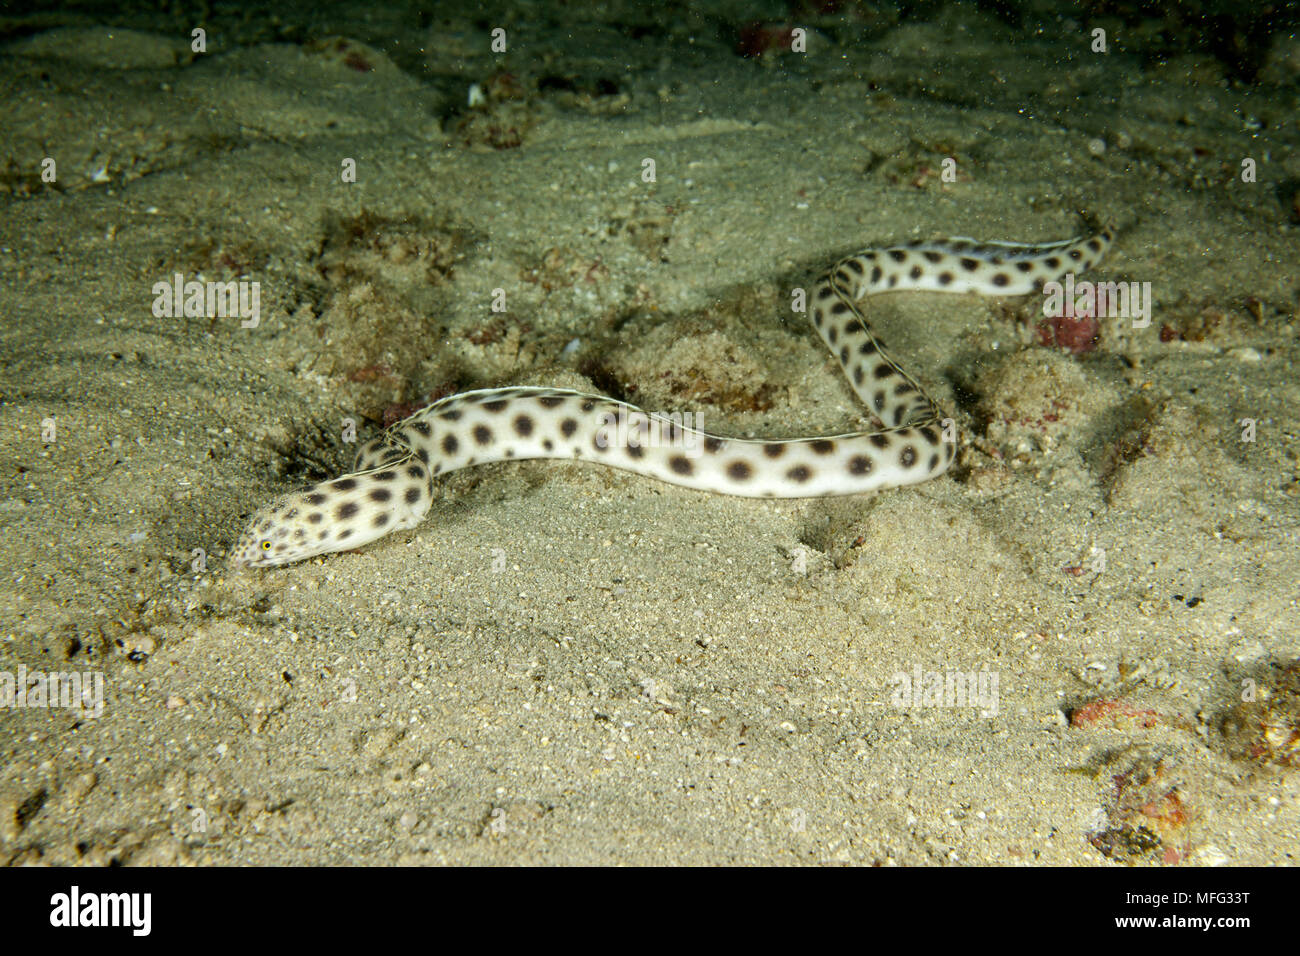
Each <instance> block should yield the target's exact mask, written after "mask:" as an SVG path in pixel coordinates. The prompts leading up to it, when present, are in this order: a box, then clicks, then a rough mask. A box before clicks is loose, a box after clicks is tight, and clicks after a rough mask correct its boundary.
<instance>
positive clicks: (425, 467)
mask: <svg viewBox="0 0 1300 956" xmlns="http://www.w3.org/2000/svg"><path fill="white" fill-rule="evenodd" d="M1113 239H1114V232H1113V230H1112V229H1110V228H1107V229H1103V230H1102V231H1101V232H1099V233H1097V234H1096V235H1093V236H1089V237H1080V238H1076V239H1067V240H1065V241H1062V242H1051V243H1040V244H1029V245H1022V244H1014V243H1001V242H997V243H981V242H976V241H974V240H970V239H942V240H935V241H929V242H911V243H907V244H905V245H898V246H890V247H887V248H881V249H869V250H866V251H863V252H860V253H857V254H856V255H853V256H849V257H848V258H846V259H843V260H841V261H840V262H839V263H837V264H836V265H835V266H834V267H833V268H832V269H831V270H830V271H829V272H827V273H826V274H825V275H824V276H822V278H821V279H819V280H818V282H817V284H816V285H815V286H814V288H813V291H812V294H811V296H810V298H809V307H808V311H809V318H810V320H811V321H812V325H813V327H814V328H815V329H816V330H817V332H818V334H819V335H821V337H822V340H823V342H825V343H826V345H827V347H828V348H829V349H830V350H831V353H832V354H833V355H834V356H835V357H836V359H837V360H838V361H839V363H840V365H841V367H842V368H843V369H844V374H845V375H846V376H847V377H848V380H849V384H850V385H851V386H852V388H853V390H854V391H855V392H856V393H857V395H858V397H859V398H860V399H861V400H862V401H863V403H864V404H865V405H866V406H867V407H868V408H869V409H870V410H871V412H872V413H873V414H874V415H875V417H876V418H878V419H879V420H880V422H881V424H882V425H883V427H882V428H880V429H879V430H875V431H860V432H851V433H847V434H840V435H827V436H819V437H814V438H799V439H794V440H789V441H761V440H759V441H754V440H748V439H739V438H724V437H721V436H716V435H709V434H706V433H704V432H701V431H698V430H695V429H692V428H687V427H684V426H683V425H682V424H681V423H680V422H678V421H675V420H673V419H672V418H670V417H666V416H662V415H654V414H649V413H647V412H645V411H643V410H641V409H639V408H637V407H636V406H635V405H629V404H627V403H625V402H619V401H615V400H614V399H611V398H608V397H606V396H602V395H588V394H584V393H581V392H574V391H569V390H567V389H556V388H494V389H481V390H478V391H472V392H463V393H461V394H458V395H452V396H450V397H448V398H444V399H442V400H441V401H439V402H435V403H434V404H432V405H430V406H429V407H427V408H424V409H421V410H420V411H419V412H417V413H415V414H414V415H412V416H410V417H409V418H407V419H405V420H403V421H401V422H398V423H397V424H396V425H393V426H392V427H390V428H389V429H387V430H386V431H385V432H384V433H383V434H382V435H380V436H379V437H378V438H375V439H373V440H371V441H370V442H367V443H366V444H365V445H363V446H362V447H361V450H360V452H359V453H358V455H357V461H356V470H355V471H354V472H353V473H352V474H348V475H344V476H342V477H340V478H335V479H333V480H331V481H324V482H321V483H319V484H317V485H315V486H313V487H311V488H308V489H307V490H306V491H302V492H297V493H294V494H290V495H287V496H285V497H283V498H281V499H279V500H277V501H275V502H273V503H272V504H270V505H268V506H267V507H265V508H263V509H261V510H260V511H259V512H257V513H256V514H255V515H254V516H253V518H252V520H251V522H250V523H249V526H248V528H247V530H246V531H245V532H244V534H243V535H242V536H241V538H240V539H239V541H238V542H237V543H236V545H235V548H234V549H233V551H232V552H231V559H232V562H233V563H234V564H235V565H238V566H252V567H262V566H269V565H277V564H287V563H289V562H292V561H300V560H302V559H304V558H309V557H312V556H314V555H318V554H325V553H328V552H331V551H342V550H346V549H350V548H355V547H358V546H360V545H363V544H366V543H368V542H370V541H374V540H375V539H377V538H380V537H383V536H384V535H387V534H391V533H392V532H394V531H397V530H400V529H403V528H411V527H414V526H415V525H417V524H419V523H420V522H421V521H422V520H423V519H424V516H425V514H426V513H427V512H428V510H429V507H430V505H431V504H432V501H433V485H432V483H433V479H434V478H435V477H437V476H438V475H440V474H445V473H447V472H450V471H455V470H456V469H459V468H466V467H469V466H472V465H478V464H485V463H487V462H493V461H505V460H513V459H525V458H570V459H580V460H588V461H596V462H600V463H601V464H606V465H610V466H613V467H616V468H623V469H626V470H628V471H633V472H636V473H637V474H641V475H648V476H651V477H654V478H658V479H661V480H663V481H667V482H671V483H672V484H675V485H682V486H685V487H688V488H697V489H700V490H703V491H711V492H719V493H722V494H731V495H743V496H747V497H765V498H810V497H819V496H825V495H848V494H857V493H859V492H865V491H873V490H876V489H880V488H892V487H898V486H901V485H909V484H916V483H917V482H921V481H928V480H929V479H931V478H935V477H938V476H939V475H941V474H943V473H944V472H945V471H947V470H948V468H949V466H950V465H951V464H952V461H953V459H954V457H955V455H956V448H955V442H954V441H953V440H951V438H950V436H949V435H946V434H945V431H946V430H945V429H944V428H943V422H944V419H943V416H942V413H941V412H940V410H939V408H938V406H937V405H936V404H935V403H934V402H933V401H932V400H931V399H930V397H929V396H928V395H926V393H925V391H924V390H923V389H922V388H921V386H920V384H919V383H917V382H916V380H915V379H913V378H912V377H911V376H910V375H908V374H907V373H906V372H904V371H903V370H902V368H900V367H899V365H898V364H897V363H896V362H895V361H894V359H893V358H891V357H890V356H889V354H888V353H887V352H886V351H885V348H884V346H883V344H882V343H881V342H880V339H879V337H878V336H876V335H875V334H874V332H873V331H872V329H871V326H870V325H869V324H868V322H867V320H866V319H865V317H863V315H862V313H861V312H860V311H859V309H858V305H857V303H858V302H859V301H860V300H862V299H864V298H865V297H867V296H869V295H873V294H876V293H881V292H892V291H902V290H906V289H921V290H928V291H936V292H979V293H983V294H988V295H1017V294H1024V293H1028V292H1033V291H1035V290H1037V289H1041V288H1042V286H1043V283H1045V282H1048V281H1052V280H1056V279H1059V278H1061V277H1063V276H1064V275H1065V274H1066V273H1067V272H1072V271H1083V270H1085V269H1088V268H1090V267H1092V266H1093V265H1095V264H1096V263H1097V261H1098V260H1100V259H1101V257H1102V256H1103V255H1104V254H1105V252H1106V250H1107V248H1108V247H1109V246H1110V244H1111V242H1112V241H1113Z"/></svg>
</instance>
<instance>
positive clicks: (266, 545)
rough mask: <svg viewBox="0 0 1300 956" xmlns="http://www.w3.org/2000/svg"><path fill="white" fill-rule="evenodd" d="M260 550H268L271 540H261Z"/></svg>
mask: <svg viewBox="0 0 1300 956" xmlns="http://www.w3.org/2000/svg"><path fill="white" fill-rule="evenodd" d="M262 550H263V551H270V550H271V542H270V541H269V540H268V541H263V542H262Z"/></svg>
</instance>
